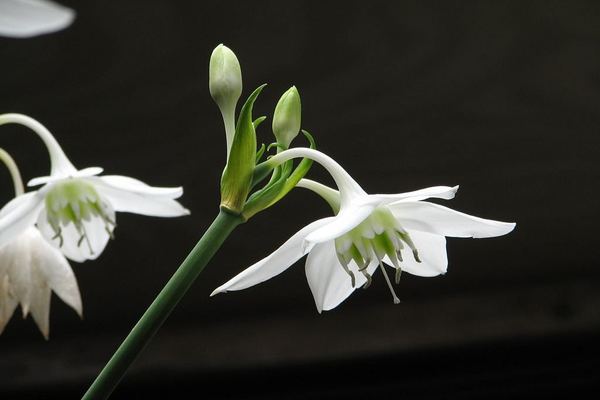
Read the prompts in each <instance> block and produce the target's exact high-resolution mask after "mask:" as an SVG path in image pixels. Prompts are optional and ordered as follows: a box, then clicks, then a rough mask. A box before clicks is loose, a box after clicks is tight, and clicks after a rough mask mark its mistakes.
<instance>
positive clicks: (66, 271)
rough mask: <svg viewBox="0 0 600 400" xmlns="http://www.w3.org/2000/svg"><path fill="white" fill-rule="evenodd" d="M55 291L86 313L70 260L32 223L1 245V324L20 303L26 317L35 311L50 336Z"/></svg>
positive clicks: (40, 328) (40, 326)
mask: <svg viewBox="0 0 600 400" xmlns="http://www.w3.org/2000/svg"><path fill="white" fill-rule="evenodd" d="M52 292H54V293H56V295H57V296H58V297H59V298H60V299H61V300H62V301H63V302H64V303H66V304H67V305H68V306H70V307H71V308H73V309H74V310H75V312H77V314H78V315H79V316H80V317H82V315H83V308H82V303H81V295H80V293H79V288H78V285H77V280H76V278H75V275H74V273H73V270H72V269H71V267H70V266H69V263H68V262H67V260H66V259H65V257H64V256H63V255H62V254H61V252H60V251H59V250H57V249H55V248H54V247H53V246H51V245H50V244H49V243H48V242H47V241H46V240H45V239H44V238H43V237H42V235H41V234H40V232H39V231H38V230H37V229H36V228H34V227H30V228H28V229H27V230H26V231H24V232H23V233H21V234H20V235H19V236H17V237H16V238H15V239H14V240H13V241H11V242H10V243H8V244H6V245H5V246H3V247H1V248H0V325H3V324H5V322H7V321H8V319H9V318H10V316H11V315H12V313H13V312H14V310H15V308H16V305H17V304H20V305H21V310H22V314H23V317H24V318H25V317H26V316H27V315H29V314H31V316H32V317H33V320H34V322H35V323H36V324H37V326H38V328H39V330H40V332H41V333H42V335H43V336H44V338H46V339H48V337H49V332H50V319H49V315H50V300H51V293H52ZM7 306H8V308H7ZM7 317H8V318H7ZM1 327H2V326H0V328H1Z"/></svg>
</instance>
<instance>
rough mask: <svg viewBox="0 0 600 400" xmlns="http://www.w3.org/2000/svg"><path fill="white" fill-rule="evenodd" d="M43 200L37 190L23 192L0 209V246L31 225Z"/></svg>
mask: <svg viewBox="0 0 600 400" xmlns="http://www.w3.org/2000/svg"><path fill="white" fill-rule="evenodd" d="M43 200H44V198H43V196H42V195H38V193H37V192H30V193H25V194H23V195H21V196H17V197H15V198H14V199H12V200H11V201H10V202H9V203H8V204H6V205H5V206H4V207H3V208H2V210H0V246H2V245H4V244H6V243H8V242H10V241H11V240H13V239H15V238H16V237H17V236H18V235H20V234H21V233H22V232H24V231H25V230H26V229H27V228H28V227H30V226H33V224H34V223H35V220H36V218H37V216H38V214H39V211H40V209H41V208H42V206H43Z"/></svg>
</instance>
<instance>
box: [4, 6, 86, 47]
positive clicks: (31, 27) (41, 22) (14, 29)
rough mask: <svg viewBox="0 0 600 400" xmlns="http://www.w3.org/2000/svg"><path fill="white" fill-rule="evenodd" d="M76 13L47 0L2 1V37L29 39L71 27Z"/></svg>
mask: <svg viewBox="0 0 600 400" xmlns="http://www.w3.org/2000/svg"><path fill="white" fill-rule="evenodd" d="M74 18H75V12H74V11H73V10H71V9H70V8H67V7H64V6H61V5H59V4H57V3H54V2H51V1H47V0H2V1H0V36H8V37H15V38H27V37H31V36H37V35H42V34H45V33H51V32H55V31H58V30H61V29H64V28H66V27H67V26H69V25H71V23H72V22H73V19H74Z"/></svg>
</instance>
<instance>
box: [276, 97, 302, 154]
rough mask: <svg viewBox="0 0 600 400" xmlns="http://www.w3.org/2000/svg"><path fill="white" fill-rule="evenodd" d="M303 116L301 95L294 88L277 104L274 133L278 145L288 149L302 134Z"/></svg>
mask: <svg viewBox="0 0 600 400" xmlns="http://www.w3.org/2000/svg"><path fill="white" fill-rule="evenodd" d="M301 114H302V107H301V104H300V94H299V93H298V89H296V86H292V87H291V88H289V89H288V90H287V91H286V92H285V93H284V94H283V96H281V98H280V99H279V102H277V106H276V107H275V114H274V115H273V133H274V134H275V138H276V139H277V143H279V144H280V145H281V146H283V147H284V148H286V149H287V148H288V147H289V146H290V143H291V142H292V140H294V138H295V137H296V136H298V133H299V132H300V120H301Z"/></svg>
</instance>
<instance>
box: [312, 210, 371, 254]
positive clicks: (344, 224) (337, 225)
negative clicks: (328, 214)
mask: <svg viewBox="0 0 600 400" xmlns="http://www.w3.org/2000/svg"><path fill="white" fill-rule="evenodd" d="M374 209H375V205H374V204H364V205H350V206H348V207H345V208H342V210H341V211H340V213H339V214H338V215H336V216H335V217H334V218H333V219H331V222H330V223H328V224H326V225H324V226H322V227H320V228H319V229H317V230H315V231H314V232H312V233H310V234H309V235H308V236H307V237H306V242H307V245H308V248H309V249H310V246H312V245H314V244H317V243H323V242H327V241H329V240H333V239H336V238H338V237H340V236H342V235H343V234H345V233H347V232H349V231H350V230H352V229H353V228H355V227H356V226H358V224H360V223H361V222H363V221H364V220H365V219H366V218H367V217H368V216H369V215H371V213H372V212H373V210H374Z"/></svg>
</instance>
